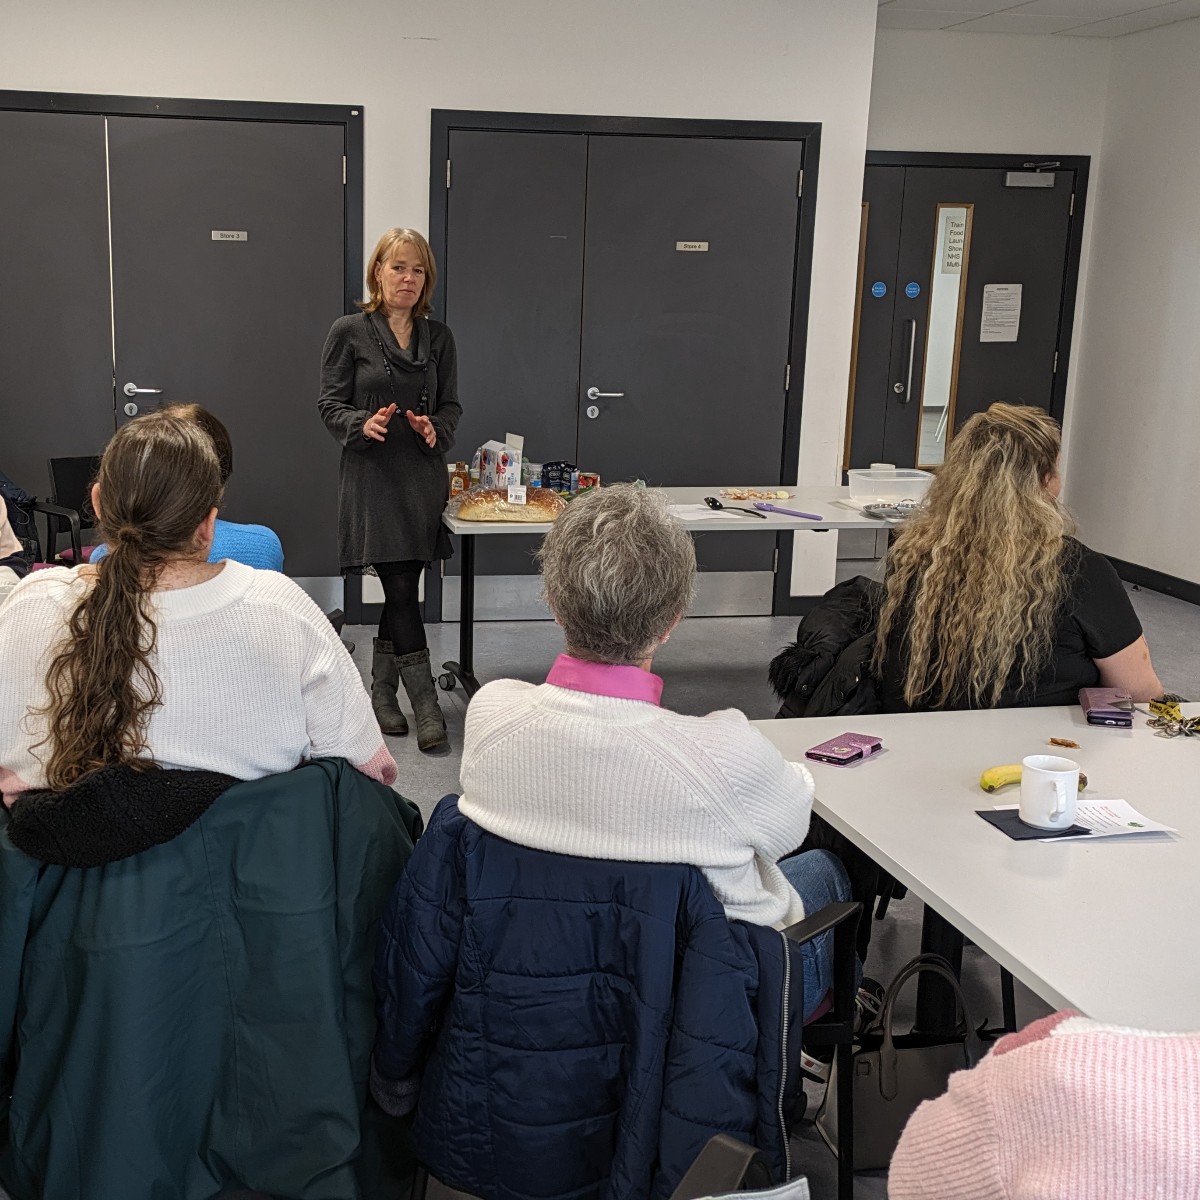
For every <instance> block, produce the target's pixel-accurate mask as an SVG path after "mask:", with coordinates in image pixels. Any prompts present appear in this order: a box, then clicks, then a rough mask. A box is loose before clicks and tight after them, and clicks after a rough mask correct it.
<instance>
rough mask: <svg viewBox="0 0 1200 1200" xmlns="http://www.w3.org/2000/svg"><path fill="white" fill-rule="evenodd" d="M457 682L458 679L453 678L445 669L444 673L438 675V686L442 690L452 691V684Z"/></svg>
mask: <svg viewBox="0 0 1200 1200" xmlns="http://www.w3.org/2000/svg"><path fill="white" fill-rule="evenodd" d="M457 682H458V680H456V679H455V678H454V676H453V675H451V674H450V672H449V671H447V672H446V673H445V674H444V675H439V676H438V687H440V688H441V689H442V691H443V692H452V691H454V685H455V684H456V683H457Z"/></svg>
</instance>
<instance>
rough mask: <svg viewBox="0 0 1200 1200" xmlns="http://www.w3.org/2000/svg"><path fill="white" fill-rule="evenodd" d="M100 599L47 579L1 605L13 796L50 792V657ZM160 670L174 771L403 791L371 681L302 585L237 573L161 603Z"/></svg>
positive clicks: (2, 720) (25, 585)
mask: <svg viewBox="0 0 1200 1200" xmlns="http://www.w3.org/2000/svg"><path fill="white" fill-rule="evenodd" d="M88 586H90V585H89V584H88V583H87V582H86V581H85V580H84V579H83V578H81V577H80V575H79V574H78V572H76V571H70V570H66V569H64V568H55V569H53V570H47V571H38V572H35V573H34V574H32V575H30V576H29V577H28V578H27V579H24V580H22V581H21V583H20V584H19V585H18V586H17V587H16V588H15V589H14V590H13V592H12V593H11V594H10V595H9V597H8V599H7V600H6V601H5V603H4V604H3V605H2V606H0V792H2V793H3V794H4V798H5V800H6V801H7V802H11V801H12V798H13V796H14V795H16V794H17V793H18V792H20V791H22V790H24V789H25V788H27V787H40V786H44V785H45V774H44V772H43V768H42V761H41V759H42V758H43V757H44V756H45V754H46V747H44V746H43V747H42V748H41V750H40V751H38V750H36V749H35V747H37V744H38V743H39V742H40V741H41V740H42V738H43V737H44V736H45V732H46V721H45V718H43V717H39V716H37V715H36V713H35V711H34V710H36V709H38V708H41V707H43V706H44V705H45V703H46V686H45V677H46V669H47V666H48V663H49V661H50V657H51V652H52V650H53V649H54V647H55V645H56V644H57V643H58V642H59V640H60V639H61V637H62V636H63V633H64V632H65V627H66V621H67V618H68V617H69V615H70V613H71V611H72V610H73V608H74V606H75V604H76V603H77V602H78V600H79V598H80V597H81V596H82V595H83V593H84V591H85V589H86V588H87V587H88ZM154 608H155V613H156V625H157V628H158V641H157V647H156V650H155V652H154V655H153V657H152V662H153V664H154V670H155V673H156V674H157V676H158V678H159V680H160V682H161V683H162V697H163V699H162V704H161V706H160V707H158V708H157V709H156V710H155V711H154V712H153V713H152V714H151V716H150V719H149V724H148V727H147V740H148V743H149V747H150V751H151V753H152V754H153V756H154V758H155V760H156V761H157V762H158V764H159V765H160V766H163V767H190V768H204V769H207V770H211V771H221V772H224V773H225V774H227V775H232V776H234V777H235V778H237V779H260V778H262V777H263V776H265V775H273V774H276V773H277V772H280V771H288V770H291V769H292V768H293V767H295V766H297V765H299V763H300V762H301V761H302V760H304V759H307V758H315V757H318V756H321V755H330V756H338V757H342V758H346V759H348V760H349V761H350V762H351V763H352V764H353V765H354V766H356V767H358V768H359V769H360V770H362V771H364V772H365V773H367V774H369V775H372V776H374V777H375V778H377V779H381V780H382V781H383V782H385V783H391V781H392V780H393V779H394V778H395V775H396V766H395V762H394V760H393V759H392V757H391V755H390V754H388V752H387V750H386V748H385V746H384V743H383V737H382V736H381V734H380V732H379V725H378V723H377V722H376V720H375V716H374V714H373V713H372V711H371V702H370V699H369V697H368V696H367V694H366V692H365V691H364V690H363V686H362V680H361V678H360V677H359V674H358V670H357V668H356V667H355V665H354V663H353V661H352V660H351V658H350V656H349V654H347V653H346V648H345V647H344V646H343V645H342V644H341V641H340V640H339V639H338V636H337V634H336V633H335V632H334V630H333V627H332V626H331V625H330V624H329V621H328V620H327V619H326V617H325V616H324V614H323V613H322V612H321V610H320V609H319V608H318V607H317V606H316V605H315V604H314V603H313V602H312V600H310V599H309V598H308V596H306V595H305V594H304V592H302V591H301V590H300V588H299V587H298V586H297V585H296V584H295V583H293V582H292V581H291V580H290V579H288V578H286V577H285V576H283V575H279V574H277V573H276V572H274V571H256V570H254V569H253V568H252V567H247V566H243V565H242V564H241V563H235V562H229V561H227V562H226V563H225V566H224V568H223V569H222V570H221V572H220V574H219V575H217V576H216V577H214V578H213V579H210V580H208V581H207V582H205V583H201V584H197V585H196V586H194V587H189V588H180V589H178V590H175V591H164V592H156V593H154Z"/></svg>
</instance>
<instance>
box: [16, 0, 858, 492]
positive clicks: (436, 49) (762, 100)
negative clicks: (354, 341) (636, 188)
mask: <svg viewBox="0 0 1200 1200" xmlns="http://www.w3.org/2000/svg"><path fill="white" fill-rule="evenodd" d="M875 14H876V4H875V0H738V3H736V4H730V3H727V2H724V0H653V2H650V0H596V2H595V3H591V4H583V3H564V2H563V0H502V2H501V0H437V2H435V3H430V2H428V0H426V2H424V3H417V2H416V0H358V2H356V3H353V4H344V5H336V4H333V3H331V2H330V0H207V2H205V3H188V4H184V3H178V2H176V3H166V4H164V3H162V0H105V2H104V3H97V2H95V0H57V2H54V3H44V2H40V0H38V2H34V0H4V6H3V16H2V17H0V80H2V81H3V86H4V87H6V88H17V89H29V90H38V91H54V90H62V91H76V92H97V93H113V94H120V95H143V96H144V95H165V96H177V97H205V98H221V99H240V100H272V101H290V102H301V101H302V102H310V103H328V104H353V103H358V104H362V105H363V106H364V108H365V110H366V230H367V238H368V241H369V242H370V241H373V240H374V237H375V236H377V235H378V233H379V232H381V231H382V230H383V229H385V228H387V227H388V226H390V225H395V224H407V225H415V226H417V227H424V226H425V225H426V218H427V210H428V186H429V184H428V176H429V166H428V164H429V111H430V109H431V108H476V109H496V110H514V111H532V112H560V113H585V114H622V115H632V116H662V117H705V118H723V119H767V120H782V121H796V120H799V121H820V122H821V123H822V125H823V129H822V145H821V167H820V176H821V178H820V195H819V199H818V205H817V218H816V244H815V247H814V254H813V276H812V295H813V304H812V317H811V322H810V331H809V339H808V347H809V351H808V369H807V374H806V378H805V393H804V415H803V428H802V434H801V456H800V472H801V477H802V478H803V479H804V480H805V481H806V482H816V483H827V482H833V481H834V480H835V478H836V472H837V468H838V460H839V456H840V450H841V436H842V421H843V417H844V405H845V391H846V376H847V371H848V367H849V356H850V334H851V328H852V319H853V311H852V310H853V304H854V264H855V261H856V257H857V245H858V212H859V205H860V201H861V187H862V170H863V154H864V150H865V144H866V127H867V108H868V102H869V96H870V80H871V60H872V57H873V54H874V35H875Z"/></svg>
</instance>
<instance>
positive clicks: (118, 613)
mask: <svg viewBox="0 0 1200 1200" xmlns="http://www.w3.org/2000/svg"><path fill="white" fill-rule="evenodd" d="M97 482H98V483H99V485H100V509H101V513H100V530H101V532H102V533H103V535H104V539H105V541H106V542H107V543H108V546H109V552H108V554H107V556H106V557H104V558H103V559H101V560H100V562H99V563H98V564H97V566H96V568H95V570H96V580H95V583H94V584H93V585H92V586H91V587H90V588H89V589H88V590H87V592H86V593H85V594H84V596H83V599H81V600H80V601H79V603H78V604H77V605H76V606H75V609H74V611H73V612H72V613H71V615H70V617H69V618H68V620H67V629H66V633H65V634H64V636H63V638H62V640H61V641H60V642H59V643H58V645H57V646H56V647H55V649H54V652H53V655H52V657H51V661H50V666H49V669H48V671H47V674H46V689H47V692H48V693H49V700H48V703H47V704H46V706H45V708H43V709H41V710H40V715H42V716H45V717H46V719H47V725H48V731H47V734H46V738H45V740H44V742H42V743H39V745H44V744H46V743H49V748H50V754H49V758H48V760H47V762H46V782H47V783H48V784H49V786H50V787H51V788H53V789H55V790H61V789H63V788H66V787H69V786H70V785H71V784H72V783H74V782H75V781H76V780H77V779H79V778H80V777H82V776H84V775H87V774H89V773H90V772H92V771H95V770H98V769H99V768H101V767H107V766H116V765H121V764H125V765H129V766H134V767H138V768H142V767H147V766H152V765H153V763H152V760H151V759H150V758H149V757H148V754H147V750H148V747H147V744H146V725H147V722H148V721H149V718H150V714H151V713H152V712H153V711H154V709H155V708H157V707H158V705H159V704H160V703H161V700H162V685H161V684H160V682H159V680H158V677H157V675H156V674H155V672H154V666H153V654H154V647H155V641H156V637H157V630H156V628H155V624H154V610H153V603H152V600H151V590H152V588H153V586H154V580H155V578H156V576H157V573H158V570H159V569H160V568H161V567H162V566H163V564H164V563H166V562H167V561H168V560H170V559H172V558H179V557H181V556H183V555H186V554H189V553H193V552H195V551H197V550H198V549H199V547H198V546H197V545H196V531H197V529H198V528H199V527H200V525H201V523H202V522H203V521H204V519H205V518H206V517H207V516H208V514H209V513H210V512H211V511H212V510H213V509H214V508H216V507H217V506H218V505H219V504H220V500H221V467H220V464H219V462H218V460H217V454H216V450H215V449H214V448H213V443H212V441H211V439H210V438H209V435H208V434H207V433H206V432H205V431H204V429H202V428H201V427H200V426H199V425H198V424H196V422H195V421H193V420H192V419H190V418H188V417H183V416H179V415H177V414H175V413H173V412H171V411H170V410H165V411H163V412H153V413H149V414H147V415H146V416H144V417H138V419H137V420H136V421H131V422H130V423H129V424H128V425H126V426H125V427H124V428H123V429H121V430H119V431H118V433H117V434H116V436H115V437H114V438H113V439H112V441H111V442H109V443H108V447H107V449H106V450H105V451H104V457H103V458H101V460H100V475H99V479H98V480H97Z"/></svg>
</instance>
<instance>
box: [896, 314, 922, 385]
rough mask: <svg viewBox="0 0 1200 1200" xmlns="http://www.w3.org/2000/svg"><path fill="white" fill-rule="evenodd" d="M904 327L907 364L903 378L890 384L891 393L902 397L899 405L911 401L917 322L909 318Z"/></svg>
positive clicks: (915, 357)
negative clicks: (906, 335)
mask: <svg viewBox="0 0 1200 1200" xmlns="http://www.w3.org/2000/svg"><path fill="white" fill-rule="evenodd" d="M904 325H905V328H906V329H907V331H908V355H907V359H908V363H907V365H906V367H905V369H904V378H903V379H902V380H901V381H900V382H898V383H894V384H892V391H893V392H895V393H896V395H897V396H901V397H903V399H902V400H901V401H900V403H901V404H907V403H908V402H909V401H910V400H911V399H912V383H913V364H914V363H915V362H916V360H917V322H916V321H915V320H914V319H913V318H912V317H909V318H908V320H906V321H905V322H904Z"/></svg>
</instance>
